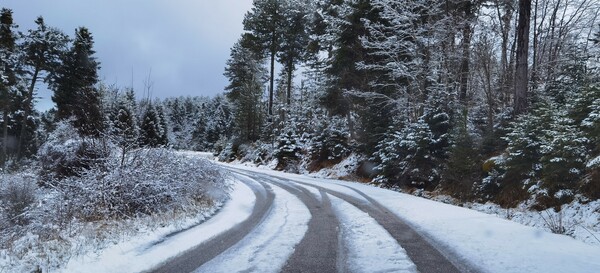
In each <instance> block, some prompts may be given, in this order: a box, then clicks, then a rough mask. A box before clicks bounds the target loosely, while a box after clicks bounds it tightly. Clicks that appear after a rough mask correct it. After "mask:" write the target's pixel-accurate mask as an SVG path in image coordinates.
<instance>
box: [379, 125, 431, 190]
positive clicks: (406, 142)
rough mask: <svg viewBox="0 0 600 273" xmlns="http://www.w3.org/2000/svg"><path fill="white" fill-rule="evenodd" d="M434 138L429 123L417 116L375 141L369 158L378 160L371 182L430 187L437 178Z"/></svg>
mask: <svg viewBox="0 0 600 273" xmlns="http://www.w3.org/2000/svg"><path fill="white" fill-rule="evenodd" d="M435 143H436V140H435V139H434V136H433V133H432V132H431V129H430V128H429V125H428V124H427V123H426V122H425V121H424V120H423V119H420V120H419V121H417V122H415V123H411V124H409V125H407V126H406V127H404V128H403V129H402V130H401V131H399V132H395V133H393V134H389V135H388V136H387V137H386V138H385V139H384V140H383V141H382V142H381V143H379V145H377V152H375V154H374V156H373V160H374V161H375V162H378V165H377V166H376V167H375V171H376V172H378V175H377V177H375V179H374V182H376V183H382V184H385V185H386V186H401V187H412V188H418V189H429V190H431V189H433V188H435V186H437V184H438V182H439V178H440V171H439V169H438V165H439V162H438V161H437V159H436V157H435V156H434V154H433V153H434V151H435V149H434V145H435Z"/></svg>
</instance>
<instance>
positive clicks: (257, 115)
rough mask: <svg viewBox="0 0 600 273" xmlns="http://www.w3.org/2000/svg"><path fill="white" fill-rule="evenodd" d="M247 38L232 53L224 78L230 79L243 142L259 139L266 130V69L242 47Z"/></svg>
mask: <svg viewBox="0 0 600 273" xmlns="http://www.w3.org/2000/svg"><path fill="white" fill-rule="evenodd" d="M243 43H244V38H242V39H241V40H240V41H238V43H236V44H235V45H234V46H233V48H232V49H231V58H230V59H229V60H228V61H227V67H226V68H225V76H226V77H227V78H228V79H229V86H227V87H226V88H225V89H226V90H227V94H226V95H227V98H228V99H229V100H230V101H231V102H232V104H233V106H234V109H235V110H234V111H235V126H236V128H237V132H238V135H239V137H241V138H242V139H243V141H255V140H258V139H259V138H260V133H261V129H262V128H263V115H264V114H263V112H262V111H263V110H262V108H261V97H262V83H263V80H262V78H263V75H264V73H263V68H262V66H261V64H260V61H259V60H258V59H257V58H256V55H255V54H254V53H252V51H250V50H249V49H248V48H246V47H244V46H243Z"/></svg>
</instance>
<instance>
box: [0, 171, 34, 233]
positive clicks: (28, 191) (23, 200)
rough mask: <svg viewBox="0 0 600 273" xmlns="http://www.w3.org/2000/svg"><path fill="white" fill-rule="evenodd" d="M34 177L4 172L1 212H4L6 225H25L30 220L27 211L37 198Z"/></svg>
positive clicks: (1, 186)
mask: <svg viewBox="0 0 600 273" xmlns="http://www.w3.org/2000/svg"><path fill="white" fill-rule="evenodd" d="M35 191H36V186H35V182H34V178H33V177H31V176H27V175H10V174H3V175H1V176H0V204H1V205H2V208H1V209H0V214H4V217H2V218H5V219H4V221H0V222H4V223H0V228H6V227H4V225H6V224H13V225H24V224H26V223H27V222H28V220H29V219H28V218H29V217H28V215H27V211H28V210H29V208H30V207H31V205H32V204H34V203H35V200H36V195H35Z"/></svg>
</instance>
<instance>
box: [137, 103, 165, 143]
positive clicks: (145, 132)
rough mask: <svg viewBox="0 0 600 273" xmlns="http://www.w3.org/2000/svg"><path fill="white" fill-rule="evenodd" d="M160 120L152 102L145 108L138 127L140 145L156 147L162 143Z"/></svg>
mask: <svg viewBox="0 0 600 273" xmlns="http://www.w3.org/2000/svg"><path fill="white" fill-rule="evenodd" d="M160 123H161V122H160V118H159V116H158V113H157V111H156V108H155V106H154V104H153V103H152V102H150V103H149V104H148V105H147V106H146V111H145V112H144V114H143V116H142V123H141V125H140V139H139V142H140V145H142V146H148V147H158V146H160V145H161V143H162V137H163V136H162V132H161V128H160V127H161V124H160Z"/></svg>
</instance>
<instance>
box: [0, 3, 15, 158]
mask: <svg viewBox="0 0 600 273" xmlns="http://www.w3.org/2000/svg"><path fill="white" fill-rule="evenodd" d="M14 28H16V25H15V24H14V22H13V16H12V10H9V9H6V8H3V9H2V10H0V107H1V108H2V121H3V123H2V124H3V125H2V128H3V129H2V155H1V157H0V163H2V164H3V163H4V162H5V161H6V160H7V158H8V148H9V147H8V146H9V143H8V142H9V136H8V126H9V118H10V117H9V115H10V108H11V104H12V101H13V99H14V93H15V90H14V88H15V86H16V85H17V83H18V75H17V73H18V71H17V67H16V66H17V62H16V60H17V52H16V49H17V47H16V41H17V38H18V37H17V33H16V31H15V30H14Z"/></svg>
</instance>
